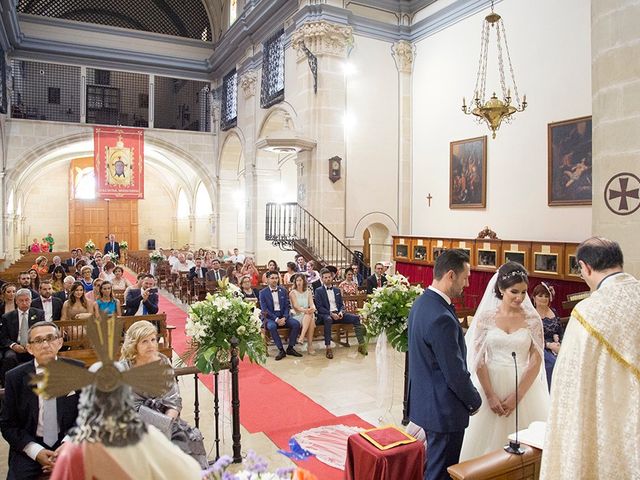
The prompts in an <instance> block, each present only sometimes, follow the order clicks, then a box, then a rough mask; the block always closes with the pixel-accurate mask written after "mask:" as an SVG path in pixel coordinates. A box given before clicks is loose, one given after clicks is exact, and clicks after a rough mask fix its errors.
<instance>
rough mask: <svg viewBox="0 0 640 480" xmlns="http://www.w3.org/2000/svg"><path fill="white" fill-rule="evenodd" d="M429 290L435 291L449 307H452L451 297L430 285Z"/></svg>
mask: <svg viewBox="0 0 640 480" xmlns="http://www.w3.org/2000/svg"><path fill="white" fill-rule="evenodd" d="M427 288H428V289H429V290H433V291H434V292H436V293H437V294H438V295H440V296H441V297H442V298H444V301H445V302H447V305H451V299H450V298H449V296H448V295H447V294H446V293H444V292H441V291H440V290H438V289H437V288H435V287H433V286H431V285H429V286H428V287H427Z"/></svg>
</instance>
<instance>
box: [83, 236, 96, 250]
mask: <svg viewBox="0 0 640 480" xmlns="http://www.w3.org/2000/svg"><path fill="white" fill-rule="evenodd" d="M84 250H85V251H86V252H92V253H93V252H95V251H96V244H95V243H93V240H91V239H89V240H88V241H87V243H85V244H84Z"/></svg>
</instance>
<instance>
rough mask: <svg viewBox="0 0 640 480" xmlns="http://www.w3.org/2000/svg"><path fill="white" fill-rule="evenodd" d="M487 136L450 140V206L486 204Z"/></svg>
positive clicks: (478, 205) (474, 206)
mask: <svg viewBox="0 0 640 480" xmlns="http://www.w3.org/2000/svg"><path fill="white" fill-rule="evenodd" d="M486 199H487V137H486V135H485V136H484V137H477V138H469V139H467V140H459V141H456V142H451V143H450V150H449V208H485V207H486Z"/></svg>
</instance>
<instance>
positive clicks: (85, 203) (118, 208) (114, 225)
mask: <svg viewBox="0 0 640 480" xmlns="http://www.w3.org/2000/svg"><path fill="white" fill-rule="evenodd" d="M92 165H93V158H82V159H74V160H73V161H72V162H71V169H70V175H69V177H70V181H71V186H72V188H71V189H70V191H71V198H70V199H69V248H78V247H80V248H84V244H85V243H86V242H87V241H88V240H93V243H95V244H96V248H97V249H100V250H102V248H103V247H104V244H105V243H106V241H107V237H108V235H109V233H114V234H115V235H116V239H117V240H118V241H122V240H126V241H127V243H128V244H129V248H130V249H131V250H137V249H138V201H137V200H130V199H102V198H93V199H82V198H76V195H75V193H76V188H75V187H76V180H75V177H76V175H77V174H78V172H80V171H81V170H82V169H83V168H88V167H90V166H92Z"/></svg>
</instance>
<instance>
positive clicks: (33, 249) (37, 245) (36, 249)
mask: <svg viewBox="0 0 640 480" xmlns="http://www.w3.org/2000/svg"><path fill="white" fill-rule="evenodd" d="M29 251H30V252H34V253H40V252H41V250H40V242H39V241H38V239H37V238H34V239H33V243H32V244H31V245H29Z"/></svg>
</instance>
